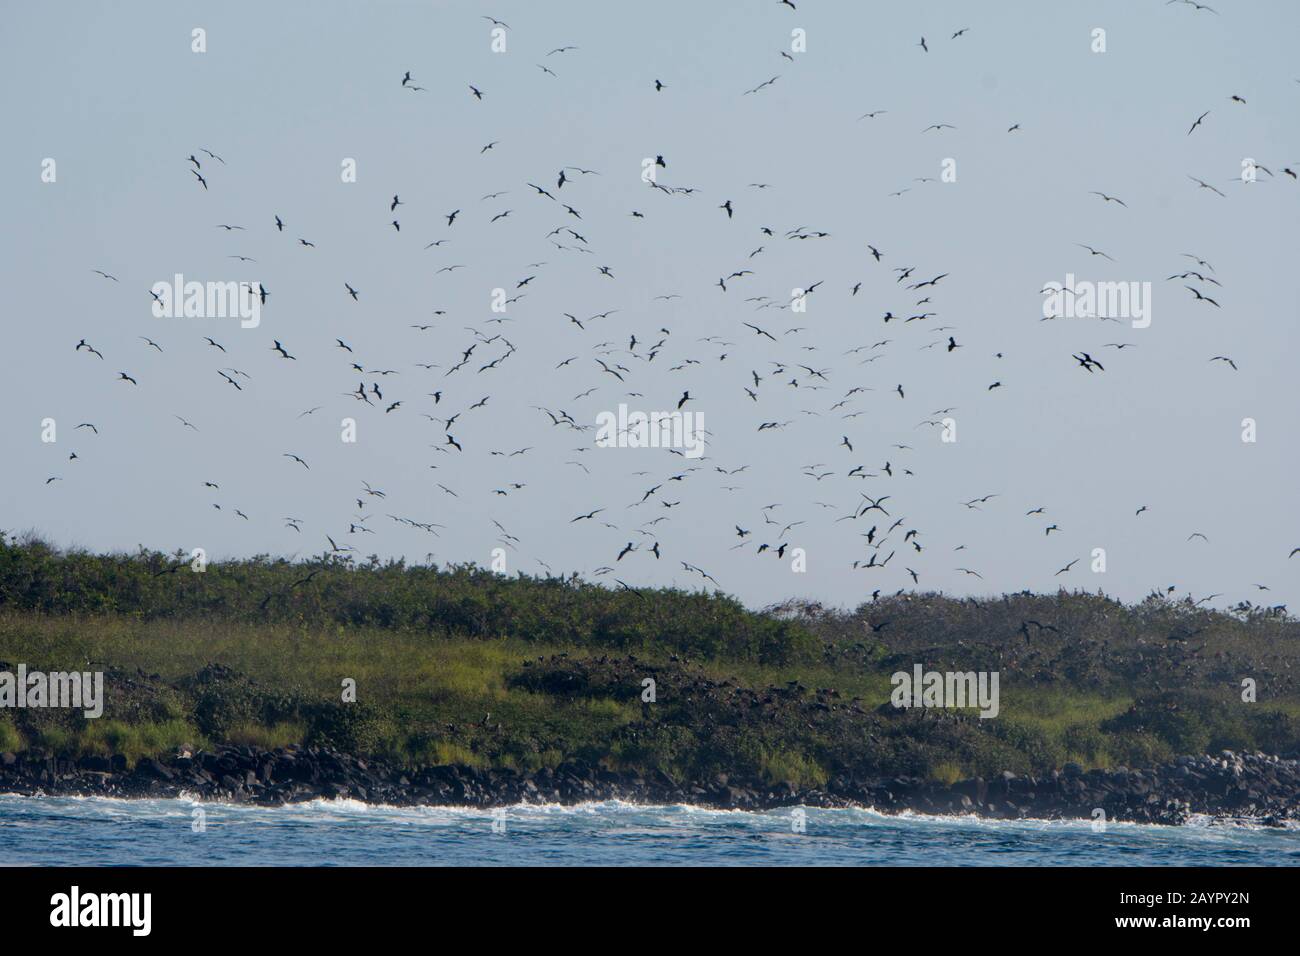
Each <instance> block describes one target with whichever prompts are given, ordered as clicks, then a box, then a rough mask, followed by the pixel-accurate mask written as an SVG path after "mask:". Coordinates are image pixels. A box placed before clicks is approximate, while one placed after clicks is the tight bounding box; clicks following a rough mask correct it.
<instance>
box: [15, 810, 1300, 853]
mask: <svg viewBox="0 0 1300 956" xmlns="http://www.w3.org/2000/svg"><path fill="white" fill-rule="evenodd" d="M56 864H63V865H78V866H100V865H148V866H159V865H162V866H165V865H196V866H213V865H215V866H220V865H248V866H353V865H372V866H373V865H391V866H401V865H406V866H443V865H446V866H458V865H459V866H511V865H534V866H580V865H596V866H693V865H696V866H735V865H747V866H766V865H777V866H1242V865H1250V866H1296V865H1300V827H1294V826H1293V827H1289V828H1286V829H1277V828H1269V827H1257V826H1253V825H1240V824H1220V823H1215V822H1213V821H1210V820H1208V819H1204V818H1199V819H1194V820H1193V821H1192V822H1191V823H1190V824H1189V825H1187V826H1182V827H1160V826H1141V825H1137V824H1124V823H1110V824H1108V825H1107V826H1106V827H1105V829H1104V830H1103V831H1097V830H1094V828H1093V824H1092V823H1091V822H1090V821H1046V820H1021V821H993V820H980V819H978V818H976V817H936V816H922V815H905V816H886V815H883V814H879V813H875V812H873V811H870V810H859V809H836V810H823V809H816V808H798V809H797V810H796V809H781V810H771V811H765V812H760V813H753V812H745V811H730V810H711V809H702V808H699V807H689V806H680V805H679V806H640V805H633V804H627V803H620V802H616V801H609V802H603V803H590V804H584V805H580V806H575V807H562V806H556V805H545V806H528V805H519V806H514V807H509V808H506V809H504V810H501V811H486V810H470V809H463V808H455V807H384V806H370V805H367V804H363V803H359V802H356V801H352V800H337V801H335V800H328V801H327V800H315V801H311V802H308V803H302V804H296V805H292V806H285V807H253V806H242V805H237V804H221V803H194V802H191V801H189V800H183V799H167V800H117V799H104V798H98V797H20V796H13V795H0V865H56Z"/></svg>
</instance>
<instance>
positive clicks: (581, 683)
mask: <svg viewBox="0 0 1300 956" xmlns="http://www.w3.org/2000/svg"><path fill="white" fill-rule="evenodd" d="M1030 621H1034V622H1038V623H1039V624H1042V625H1047V626H1048V627H1042V628H1040V627H1038V626H1036V625H1027V626H1024V627H1022V622H1030ZM886 622H887V623H886ZM868 624H871V625H874V626H875V627H877V628H879V630H873V628H872V627H869V626H867V625H868ZM1053 628H1054V630H1053ZM20 662H22V663H25V664H26V665H27V666H28V668H29V669H33V670H73V669H75V670H102V671H104V674H105V692H106V693H105V697H106V699H105V706H104V716H103V717H102V718H101V719H99V720H85V719H84V718H83V717H82V715H81V713H80V712H79V711H66V710H53V709H44V710H28V709H24V710H12V711H0V751H17V750H22V749H26V748H41V749H44V750H47V751H50V752H53V753H57V754H60V755H68V756H75V755H80V754H102V755H109V754H121V755H123V756H124V757H126V759H127V760H128V762H132V763H133V762H134V761H136V760H138V759H140V758H141V757H144V756H148V755H153V754H159V753H167V752H171V751H173V750H175V749H176V748H178V747H181V746H186V745H188V746H190V747H196V748H197V747H205V746H211V745H213V744H216V743H236V744H248V745H251V746H256V747H262V748H271V747H277V746H285V745H288V744H292V743H299V744H304V745H309V746H313V745H326V744H328V745H331V746H335V747H338V748H340V749H344V750H347V751H350V752H353V753H357V754H358V755H363V756H379V757H384V758H387V759H390V760H393V761H396V762H400V763H403V764H407V765H411V766H419V765H429V764H447V763H459V764H469V765H475V766H480V767H510V768H513V769H519V770H537V769H540V768H543V767H552V768H554V767H556V766H558V765H559V764H561V763H562V762H563V761H565V760H568V759H574V758H578V759H582V760H586V761H589V762H592V763H602V764H603V765H605V766H607V767H609V768H611V769H620V770H635V771H639V772H642V773H647V774H649V773H656V772H658V773H663V774H666V775H668V776H669V777H672V778H673V779H675V780H678V781H698V780H712V779H714V778H715V777H717V776H718V775H720V774H729V775H732V776H745V777H750V778H760V779H763V780H766V781H767V782H769V783H772V784H779V783H782V782H787V781H788V782H790V783H793V784H796V785H798V786H805V787H806V786H821V785H824V784H825V783H826V782H827V780H829V779H830V778H832V777H834V776H836V775H838V774H855V775H860V776H894V775H916V776H927V777H930V778H933V779H939V780H945V781H949V780H952V779H957V778H960V777H963V776H968V775H970V774H981V775H984V776H991V775H994V774H996V773H997V772H999V771H1001V770H1003V769H1008V770H1012V771H1014V772H1016V773H1028V772H1043V771H1045V770H1047V769H1050V768H1053V767H1060V766H1063V765H1064V764H1065V763H1067V762H1076V763H1079V764H1081V765H1083V766H1085V767H1115V766H1120V765H1125V766H1130V767H1137V766H1144V765H1150V764H1153V763H1156V762H1159V761H1162V760H1165V759H1168V758H1170V757H1172V756H1175V755H1177V754H1180V753H1193V752H1205V751H1215V750H1218V749H1223V748H1229V749H1234V750H1257V749H1258V750H1264V751H1267V752H1270V753H1280V754H1294V753H1296V752H1297V750H1298V749H1300V623H1298V622H1296V621H1295V620H1293V619H1291V618H1289V617H1287V616H1286V615H1285V614H1283V613H1281V612H1274V611H1269V610H1266V609H1262V608H1256V607H1248V606H1242V607H1240V608H1237V609H1235V610H1233V611H1232V612H1226V613H1225V612H1215V611H1209V610H1205V609H1203V608H1197V607H1195V606H1193V605H1191V604H1190V602H1186V601H1184V602H1171V601H1167V600H1163V599H1158V598H1152V599H1149V600H1147V601H1146V602H1143V603H1142V604H1139V605H1135V606H1125V605H1122V604H1120V603H1118V602H1116V601H1113V600H1111V599H1109V598H1106V597H1103V596H1100V595H1089V594H1082V593H1066V592H1060V593H1057V594H1049V595H1032V594H1015V595H1006V596H1002V597H999V598H992V599H988V600H980V601H973V600H970V599H966V600H957V599H954V598H950V597H945V596H942V595H936V594H914V595H902V596H897V597H892V598H886V599H882V600H880V601H878V602H876V603H874V604H867V605H863V606H862V607H860V608H858V609H857V610H856V611H853V612H835V611H827V610H824V609H822V608H819V607H817V606H810V605H794V606H791V605H787V606H783V607H781V608H777V609H772V610H769V611H768V612H764V613H756V612H752V611H749V610H747V609H746V608H744V607H743V606H742V605H740V604H739V603H738V602H736V601H735V600H733V599H731V598H728V597H724V596H714V595H708V594H703V593H690V592H683V591H674V590H656V589H645V590H642V591H630V590H611V589H607V588H604V587H600V586H597V585H593V584H590V583H586V582H583V581H580V580H578V579H576V578H566V579H556V578H551V579H538V578H526V577H519V578H507V577H503V576H500V575H496V574H492V573H489V572H486V571H483V570H480V569H476V568H472V567H463V566H462V567H451V568H437V567H423V566H422V567H408V566H405V565H403V564H401V563H388V564H383V563H380V562H379V561H378V560H376V559H372V560H371V561H369V562H368V563H363V564H356V563H353V562H349V561H345V560H341V559H338V558H332V559H325V558H318V559H316V560H314V561H310V562H307V563H296V564H295V563H289V562H286V561H282V560H273V559H269V558H254V559H250V560H247V561H240V562H232V563H219V564H209V565H208V567H207V569H206V570H205V571H204V572H203V573H195V572H193V571H191V570H190V568H189V565H188V562H186V561H183V560H182V559H181V558H179V557H175V558H173V557H168V556H165V555H161V554H157V553H147V552H141V553H139V554H136V555H92V554H87V553H83V552H59V551H57V550H55V549H53V548H51V547H50V546H48V545H46V544H44V543H42V542H40V541H39V540H34V539H27V540H24V541H22V542H17V541H9V540H5V539H4V538H3V536H0V670H5V669H10V670H11V669H13V668H15V667H16V666H17V664H18V663H20ZM916 663H921V664H923V665H924V667H925V668H926V669H927V670H939V671H947V670H954V671H970V670H975V671H981V670H996V671H998V672H999V673H1000V675H1001V688H1000V690H1001V714H1000V715H999V717H997V718H996V719H992V720H981V719H979V718H978V717H977V716H975V715H974V713H973V712H970V711H966V712H951V711H936V710H929V711H925V712H921V711H911V712H907V711H898V710H894V709H893V708H892V707H888V706H883V707H882V705H886V703H887V701H888V699H889V692H890V680H889V677H890V675H891V674H892V673H893V672H895V671H899V670H904V671H910V670H911V668H912V666H913V665H914V664H916ZM646 678H651V679H653V680H654V682H655V693H656V700H655V701H654V702H653V703H648V702H643V700H642V692H643V684H642V682H643V681H644V680H645V679H646ZM1243 678H1251V679H1253V680H1254V681H1255V682H1256V685H1257V687H1258V696H1259V700H1258V702H1257V703H1243V702H1242V700H1241V682H1242V680H1243ZM347 680H351V681H355V686H356V702H355V703H344V702H343V694H344V682H345V681H347Z"/></svg>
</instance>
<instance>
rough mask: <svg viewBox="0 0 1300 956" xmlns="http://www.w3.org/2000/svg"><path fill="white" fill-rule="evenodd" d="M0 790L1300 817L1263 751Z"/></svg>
mask: <svg viewBox="0 0 1300 956" xmlns="http://www.w3.org/2000/svg"><path fill="white" fill-rule="evenodd" d="M0 793H18V794H24V795H35V794H44V795H82V796H105V797H153V798H161V797H178V796H187V797H191V798H194V799H197V800H225V801H232V802H242V803H256V804H262V805H271V806H275V805H280V804H284V803H293V802H300V801H304V800H313V799H318V798H324V799H331V798H351V799H356V800H362V801H365V802H369V803H377V804H391V805H398V806H410V805H454V806H471V807H485V808H486V807H496V806H506V805H511V804H516V803H562V804H573V803H582V802H587V801H598V800H610V799H619V800H626V801H629V802H636V803H655V804H663V803H688V804H695V805H700V806H709V807H717V808H724V809H743V810H760V809H770V808H774V807H783V806H796V805H804V806H819V807H840V806H865V807H872V808H874V809H876V810H879V811H882V812H888V813H900V812H904V811H913V812H917V813H930V814H967V813H974V814H978V815H980V816H987V817H992V818H998V819H1017V818H1025V817H1029V818H1035V819H1053V818H1084V819H1098V818H1099V816H1098V814H1097V813H1096V812H1095V811H1096V810H1097V809H1098V808H1100V809H1101V810H1102V811H1104V813H1105V819H1106V820H1108V821H1132V822H1139V823H1161V824H1179V823H1183V822H1185V821H1186V820H1187V818H1188V817H1189V816H1190V815H1192V814H1207V815H1210V816H1214V817H1219V818H1229V819H1248V820H1252V821H1255V822H1257V823H1262V824H1269V825H1277V826H1280V825H1283V824H1284V822H1285V821H1288V820H1300V761H1298V760H1284V759H1281V758H1278V757H1273V756H1267V755H1265V754H1258V753H1257V754H1236V753H1233V752H1231V751H1223V752H1222V753H1221V754H1220V755H1218V756H1195V757H1193V756H1186V757H1180V758H1178V759H1177V760H1175V761H1173V762H1172V763H1170V764H1166V765H1164V766H1160V767H1156V768H1153V769H1149V770H1128V769H1125V768H1116V769H1113V770H1090V771H1086V772H1085V771H1083V770H1082V769H1081V768H1080V767H1078V766H1077V765H1074V764H1067V765H1066V766H1065V767H1064V769H1062V770H1060V771H1052V772H1051V773H1050V774H1048V775H1046V776H1041V777H1032V776H1017V775H1015V774H1013V773H1010V772H1004V773H1002V774H1001V775H999V776H998V777H995V778H993V779H991V780H985V779H982V778H979V777H976V778H973V779H969V780H962V781H958V782H956V783H953V784H951V785H949V784H943V783H938V782H935V781H929V780H920V779H909V778H895V779H853V778H847V777H844V776H839V777H835V778H833V779H831V780H830V781H829V782H828V784H827V786H826V787H825V788H823V789H820V790H799V789H797V788H795V787H793V786H791V785H789V784H782V785H778V786H775V787H773V786H770V785H764V784H759V783H756V782H754V781H748V780H739V779H735V778H729V777H728V776H726V775H719V776H718V777H716V778H715V779H713V780H709V781H699V782H696V783H688V784H679V783H676V782H674V781H673V780H671V779H670V778H668V777H667V776H665V775H662V774H651V775H647V776H642V775H637V774H629V773H616V772H613V771H610V770H606V769H604V768H600V767H592V766H587V765H583V764H579V763H575V762H568V763H564V764H561V765H560V766H559V767H556V768H555V769H553V770H552V769H542V770H538V771H535V772H526V773H516V772H513V771H509V770H481V769H477V768H473V767H464V766H442V767H427V768H423V769H420V770H417V771H411V770H403V769H401V768H395V767H390V766H387V765H385V764H384V763H382V762H376V761H368V760H362V759H358V758H356V757H352V756H349V755H347V754H343V753H339V752H337V751H333V750H328V749H317V748H297V747H290V748H287V749H286V748H281V749H276V750H272V751H263V750H257V749H255V748H250V747H222V748H220V749H218V750H217V751H215V752H206V751H200V752H198V753H193V754H191V753H188V752H184V751H182V752H180V753H177V754H175V755H173V756H171V757H168V758H165V759H161V760H159V759H152V758H150V759H145V760H141V761H139V762H138V763H137V764H136V766H135V767H133V768H130V769H128V768H127V765H126V760H125V759H124V758H123V757H121V756H114V757H100V756H88V757H82V758H81V759H80V760H77V761H71V760H66V759H61V758H58V757H54V756H50V755H47V754H42V753H40V752H39V751H36V752H24V753H22V754H17V755H16V754H12V753H5V754H0Z"/></svg>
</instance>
